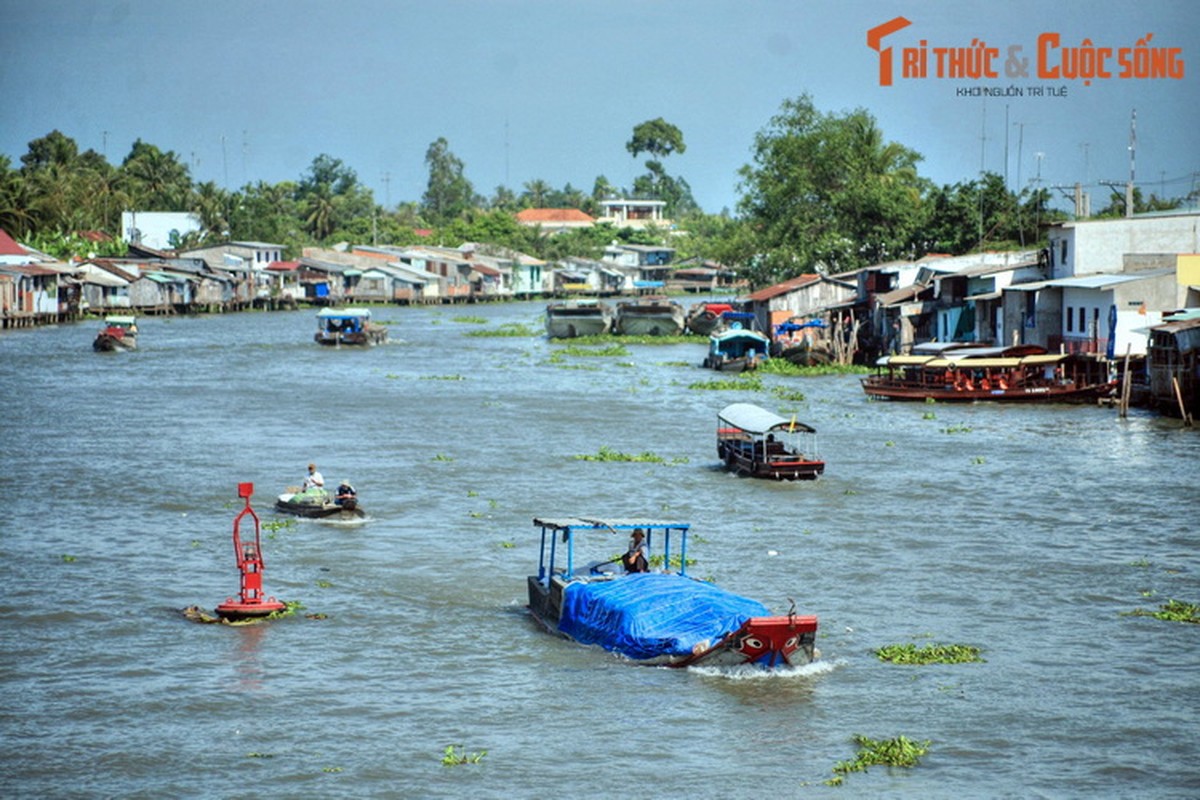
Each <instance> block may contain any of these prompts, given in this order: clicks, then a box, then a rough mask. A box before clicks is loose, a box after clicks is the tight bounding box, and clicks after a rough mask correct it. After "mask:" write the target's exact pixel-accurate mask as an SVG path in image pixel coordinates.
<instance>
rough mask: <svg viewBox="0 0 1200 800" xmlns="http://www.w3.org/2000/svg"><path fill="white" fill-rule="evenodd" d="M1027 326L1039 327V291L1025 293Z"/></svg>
mask: <svg viewBox="0 0 1200 800" xmlns="http://www.w3.org/2000/svg"><path fill="white" fill-rule="evenodd" d="M1025 327H1026V328H1036V327H1037V292H1026V293H1025Z"/></svg>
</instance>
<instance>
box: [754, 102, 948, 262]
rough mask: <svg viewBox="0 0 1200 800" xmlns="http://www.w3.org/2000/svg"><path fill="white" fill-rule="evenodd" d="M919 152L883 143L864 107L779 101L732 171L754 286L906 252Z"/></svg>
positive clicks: (916, 218)
mask: <svg viewBox="0 0 1200 800" xmlns="http://www.w3.org/2000/svg"><path fill="white" fill-rule="evenodd" d="M920 159H921V156H920V155H919V154H918V153H916V152H915V151H912V150H909V149H908V148H906V147H904V146H902V145H899V144H896V143H892V142H887V143H885V142H884V140H883V136H882V133H881V132H880V130H879V128H878V126H877V125H876V124H875V119H874V118H873V117H872V116H871V115H870V114H869V113H867V112H866V111H865V110H862V109H858V110H855V111H852V112H849V113H846V114H841V115H835V114H822V113H821V112H819V111H817V109H816V108H815V107H814V106H813V103H812V100H811V99H810V98H809V97H808V95H801V96H800V97H798V98H795V99H789V100H786V101H784V103H783V106H782V109H781V111H780V113H779V114H778V115H776V116H775V117H774V118H772V119H771V121H770V123H769V124H768V125H767V127H765V128H764V129H763V130H761V131H760V132H759V133H758V134H757V135H756V136H755V139H754V161H753V164H748V165H746V166H744V167H742V168H741V170H740V171H739V175H740V176H741V184H740V186H739V189H740V191H741V192H742V196H741V198H740V200H739V203H738V208H739V211H740V212H741V214H742V215H743V216H744V217H745V218H746V220H747V221H748V222H749V223H750V225H751V229H752V230H754V231H755V232H756V239H757V245H756V247H755V250H756V252H755V253H754V254H745V255H746V256H750V255H753V256H754V259H753V263H754V264H755V269H754V273H755V274H754V275H753V277H752V280H754V281H755V283H756V284H757V285H763V284H765V283H769V282H773V281H776V280H782V279H786V278H789V277H792V276H794V275H797V274H801V273H804V272H809V271H813V270H816V269H824V270H828V271H829V272H834V273H836V272H845V271H847V270H851V269H855V268H857V267H861V266H865V265H868V264H874V263H879V262H882V261H886V260H889V259H893V258H900V257H904V256H908V255H912V254H913V253H914V250H915V247H916V246H915V244H914V242H915V237H916V234H917V232H918V229H919V225H920V221H921V197H922V188H923V187H924V186H925V183H924V181H922V180H921V178H920V177H919V176H918V175H917V171H916V165H917V163H918V162H919V161H920Z"/></svg>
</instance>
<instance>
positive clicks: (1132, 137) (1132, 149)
mask: <svg viewBox="0 0 1200 800" xmlns="http://www.w3.org/2000/svg"><path fill="white" fill-rule="evenodd" d="M1136 153H1137V109H1136V108H1135V109H1133V110H1132V111H1131V113H1130V117H1129V183H1127V184H1125V216H1126V217H1132V216H1133V180H1134V161H1135V155H1136Z"/></svg>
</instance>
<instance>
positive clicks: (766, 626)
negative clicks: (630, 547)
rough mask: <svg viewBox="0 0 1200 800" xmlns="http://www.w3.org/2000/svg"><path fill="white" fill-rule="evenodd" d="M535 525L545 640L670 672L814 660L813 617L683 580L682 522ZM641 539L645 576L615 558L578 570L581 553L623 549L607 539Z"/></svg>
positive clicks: (571, 520)
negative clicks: (554, 638) (555, 638)
mask: <svg viewBox="0 0 1200 800" xmlns="http://www.w3.org/2000/svg"><path fill="white" fill-rule="evenodd" d="M533 524H534V526H535V527H537V528H539V529H540V530H541V550H540V555H539V559H538V571H537V574H536V575H530V576H529V578H528V588H529V611H530V614H531V615H532V616H533V618H534V619H535V620H537V621H538V622H539V623H541V624H542V625H543V626H544V627H545V628H546V629H547V630H548V631H550V632H551V633H555V634H558V635H560V636H565V637H567V638H569V639H572V640H573V641H576V642H579V643H580V644H588V645H591V644H595V645H599V646H601V647H603V648H604V649H605V650H609V651H611V652H614V653H618V654H620V655H622V656H624V657H625V658H628V659H630V660H632V661H634V662H637V663H640V664H652V665H661V666H668V667H691V666H717V667H737V666H741V665H752V666H756V667H761V668H763V669H777V668H782V667H786V666H789V665H796V666H798V665H802V664H807V663H809V662H811V661H813V660H814V659H815V658H817V652H816V649H815V644H814V643H815V640H816V635H817V618H816V617H815V616H800V615H798V614H796V612H795V606H794V604H793V605H792V608H791V609H790V610H789V611H788V612H787V613H786V614H772V613H771V611H770V610H768V609H767V607H766V606H765V605H763V604H762V603H760V602H759V601H757V600H752V599H750V598H748V597H743V596H742V595H738V594H734V593H733V592H730V591H729V590H727V589H722V588H721V587H719V586H716V585H714V584H712V583H709V582H707V581H702V580H698V579H696V578H693V577H691V576H689V575H688V574H687V566H686V565H687V534H688V528H689V527H690V526H689V525H687V524H685V523H678V522H661V521H646V520H601V519H584V518H575V517H568V518H554V519H550V518H546V519H534V521H533ZM639 531H640V532H641V533H642V538H641V539H640V540H639V541H644V542H645V544H646V547H647V548H649V549H648V550H647V552H651V553H655V555H652V556H651V557H650V564H651V567H652V571H649V572H624V571H622V570H621V568H620V567H613V566H612V565H613V564H614V563H615V562H616V561H617V560H618V559H612V560H610V561H600V562H591V563H590V564H586V565H584V566H580V567H578V568H577V565H579V564H580V563H581V562H580V561H579V559H580V558H581V555H582V553H583V551H584V550H585V549H590V550H594V551H599V552H601V553H605V554H610V553H611V552H612V550H613V548H614V546H615V547H620V546H623V545H624V544H625V541H624V539H621V540H620V541H619V542H617V541H615V540H614V538H613V535H614V534H617V535H622V534H633V535H635V536H636V534H637V532H639ZM673 546H674V547H677V548H678V550H677V551H673V550H672V547H673ZM660 558H661V561H659V559H660ZM656 564H657V566H655V565H656ZM676 564H678V565H679V568H678V570H676V569H675V568H674V567H675V565H676ZM664 565H665V566H664Z"/></svg>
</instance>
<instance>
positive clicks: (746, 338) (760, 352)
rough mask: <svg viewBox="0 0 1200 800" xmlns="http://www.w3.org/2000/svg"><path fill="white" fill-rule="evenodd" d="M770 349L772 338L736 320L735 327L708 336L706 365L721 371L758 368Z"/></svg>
mask: <svg viewBox="0 0 1200 800" xmlns="http://www.w3.org/2000/svg"><path fill="white" fill-rule="evenodd" d="M770 349H771V340H770V339H768V338H767V336H766V335H765V334H762V333H759V332H758V331H755V330H750V329H749V328H743V327H742V326H741V324H740V323H738V322H734V323H733V327H731V328H727V329H726V330H723V331H719V332H717V333H714V334H712V335H711V336H709V337H708V355H707V356H705V357H704V366H706V367H708V368H709V369H715V370H717V371H719V372H747V371H749V370H753V369H758V367H759V366H760V365H761V364H762V362H763V361H765V360H766V359H767V357H768V356H767V353H768V351H769V350H770Z"/></svg>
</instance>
